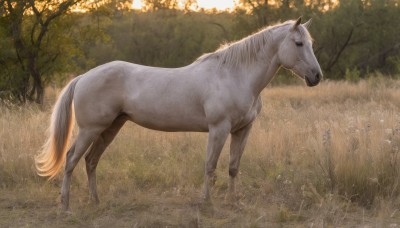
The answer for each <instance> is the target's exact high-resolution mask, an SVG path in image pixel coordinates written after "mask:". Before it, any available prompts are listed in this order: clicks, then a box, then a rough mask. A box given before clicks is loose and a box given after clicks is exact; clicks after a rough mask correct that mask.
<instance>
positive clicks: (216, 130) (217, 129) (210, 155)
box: [204, 122, 230, 201]
mask: <svg viewBox="0 0 400 228" xmlns="http://www.w3.org/2000/svg"><path fill="white" fill-rule="evenodd" d="M229 131H230V123H229V122H221V123H219V124H216V125H211V126H210V127H209V134H208V144H207V155H206V164H205V179H204V200H205V201H211V197H210V186H211V185H212V184H214V182H215V178H214V172H215V168H216V167H217V163H218V158H219V155H220V154H221V150H222V147H223V146H224V144H225V141H226V138H227V137H228V135H229Z"/></svg>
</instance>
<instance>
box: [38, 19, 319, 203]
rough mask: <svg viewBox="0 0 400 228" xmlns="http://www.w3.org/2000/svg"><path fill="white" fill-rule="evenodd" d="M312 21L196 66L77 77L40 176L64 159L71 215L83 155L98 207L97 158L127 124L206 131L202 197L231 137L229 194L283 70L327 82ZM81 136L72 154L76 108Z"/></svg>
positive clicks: (54, 123) (64, 96)
mask: <svg viewBox="0 0 400 228" xmlns="http://www.w3.org/2000/svg"><path fill="white" fill-rule="evenodd" d="M309 24H310V21H308V22H306V23H305V24H301V18H299V19H298V20H297V21H287V22H285V23H283V24H279V25H276V26H272V27H267V28H265V29H263V30H261V31H259V32H257V33H255V34H253V35H250V36H248V37H246V38H244V39H242V40H240V41H237V42H234V43H230V44H228V45H225V46H223V47H221V48H220V49H219V50H217V51H215V52H213V53H209V54H205V55H203V56H201V57H200V58H199V59H197V60H196V61H195V62H193V63H192V64H190V65H188V66H185V67H181V68H176V69H166V68H156V67H148V66H142V65H137V64H132V63H127V62H121V61H115V62H110V63H107V64H104V65H101V66H99V67H96V68H94V69H92V70H90V71H89V72H87V73H85V74H83V75H80V76H78V77H77V78H75V79H73V80H72V81H71V82H70V83H69V84H68V85H67V86H66V87H65V88H64V90H63V91H62V93H61V95H60V97H59V99H58V101H57V103H56V105H55V108H54V111H53V114H52V117H51V125H50V136H49V138H48V140H47V143H46V144H45V146H44V149H43V151H42V152H41V153H40V154H39V155H38V156H37V157H36V158H35V159H36V168H37V171H38V174H39V175H41V176H49V177H50V178H53V177H54V176H55V175H56V174H57V173H58V172H59V171H60V169H61V168H62V166H63V164H64V161H65V159H66V165H65V172H64V180H63V185H62V187H61V202H62V209H63V210H69V189H70V182H71V174H72V171H73V170H74V168H75V166H76V164H77V163H78V161H79V159H80V158H81V157H82V156H83V155H84V154H85V153H86V155H85V160H86V171H87V175H88V181H89V193H90V197H91V199H92V200H94V201H95V202H98V201H99V198H98V195H97V190H96V167H97V163H98V162H99V159H100V156H101V155H102V154H103V152H104V150H105V149H106V147H107V146H108V145H109V144H110V143H111V142H112V140H113V139H114V137H115V136H116V135H117V133H118V131H119V130H120V129H121V127H122V126H123V125H124V123H125V122H126V121H127V120H130V121H133V122H135V123H137V124H139V125H141V126H143V127H146V128H150V129H155V130H160V131H170V132H171V131H192V132H209V135H208V145H207V155H206V162H205V183H204V199H205V200H210V190H209V188H210V184H211V183H212V181H213V177H214V171H215V168H216V166H217V161H218V158H219V156H220V153H221V149H222V147H223V145H224V144H225V141H226V139H227V137H228V135H229V134H231V146H230V162H229V176H230V181H229V189H228V195H227V196H230V197H232V196H233V195H234V192H235V177H236V175H237V173H238V169H239V163H240V158H241V156H242V153H243V150H244V147H245V145H246V141H247V137H248V135H249V132H250V129H251V126H252V123H253V121H254V119H255V118H256V116H257V115H258V113H259V112H260V110H261V105H262V102H261V98H260V92H261V91H262V90H263V89H264V88H265V87H266V86H267V85H268V83H269V82H270V81H271V80H272V78H273V77H274V75H275V73H276V72H277V70H278V69H279V68H280V67H281V66H283V67H284V68H287V69H290V70H292V71H293V72H294V73H296V74H297V75H299V76H300V77H301V78H303V79H304V80H305V82H306V84H307V85H308V86H315V85H317V84H318V83H319V81H320V80H321V78H322V73H321V68H320V66H319V64H318V62H317V60H316V58H315V56H314V53H313V50H312V39H311V36H310V34H309V32H308V30H307V27H308V26H309ZM72 102H73V105H74V110H75V118H76V122H77V124H78V126H79V133H78V135H77V138H76V140H75V142H74V143H73V144H72V146H71V147H70V148H69V150H67V149H68V148H67V147H68V144H69V143H68V141H69V139H70V136H71V131H72V127H73V123H74V121H73V117H74V114H73V111H72V110H73V109H72Z"/></svg>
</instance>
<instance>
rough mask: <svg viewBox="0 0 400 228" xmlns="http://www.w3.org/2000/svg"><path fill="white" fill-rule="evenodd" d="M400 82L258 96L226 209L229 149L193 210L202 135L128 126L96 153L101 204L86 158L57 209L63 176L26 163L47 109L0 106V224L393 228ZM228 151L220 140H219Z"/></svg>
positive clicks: (398, 189) (399, 189) (273, 90)
mask: <svg viewBox="0 0 400 228" xmlns="http://www.w3.org/2000/svg"><path fill="white" fill-rule="evenodd" d="M399 88H400V81H395V80H390V79H385V80H382V79H379V78H378V79H376V78H373V79H369V80H367V81H360V82H358V83H356V84H352V83H347V82H329V81H325V82H323V83H322V84H321V85H320V86H318V87H315V88H308V87H306V86H304V85H292V86H275V87H270V88H267V89H266V90H265V91H264V92H263V94H262V96H263V103H264V107H263V109H262V112H261V114H260V116H259V117H258V118H257V120H256V122H255V124H254V128H253V131H252V133H251V135H250V138H249V142H248V145H247V147H246V151H245V153H244V155H243V158H242V162H241V166H240V173H239V181H238V189H237V190H238V202H237V204H235V205H231V204H226V203H225V202H224V195H225V192H226V189H227V183H228V159H229V153H228V149H229V148H228V147H229V146H228V145H226V146H225V148H224V151H223V152H222V155H221V158H220V161H219V164H218V168H217V176H218V179H217V182H216V185H215V187H214V189H213V192H212V195H213V199H214V201H213V205H212V206H206V205H202V204H199V203H198V202H199V199H200V197H201V190H202V184H203V173H204V169H203V166H204V157H205V147H206V143H207V142H206V141H207V135H206V134H202V133H163V132H156V131H151V130H147V129H144V128H142V127H139V126H137V125H135V124H133V123H127V124H126V125H125V126H124V128H123V129H122V130H121V132H120V134H119V135H118V136H117V138H116V139H115V141H114V142H113V143H112V144H111V145H110V147H109V148H108V149H107V152H106V153H105V154H104V155H103V157H102V159H101V161H100V163H99V167H98V171H97V176H98V191H99V196H100V200H101V203H100V205H98V206H95V205H90V204H88V203H87V201H88V193H87V192H88V189H87V180H86V174H85V171H84V170H85V167H84V162H83V160H82V161H81V162H80V164H79V165H78V166H77V168H76V169H75V171H74V175H73V180H72V187H71V207H72V210H73V212H74V213H73V214H72V215H69V216H66V215H65V214H62V213H59V211H58V207H59V190H60V185H61V180H62V175H59V176H57V177H56V178H55V180H53V181H51V182H47V181H46V180H45V179H43V178H40V177H38V176H37V175H36V174H35V170H34V163H33V157H34V155H35V154H37V152H38V151H39V150H40V147H41V145H42V143H43V142H44V141H45V135H46V134H45V132H46V129H47V127H48V121H49V116H50V108H49V106H50V104H52V103H53V102H54V97H55V94H56V93H57V91H58V90H50V91H49V92H48V94H50V95H48V101H47V103H48V104H49V105H47V108H39V107H36V106H34V105H27V106H23V107H8V108H6V107H5V106H2V107H0V139H1V140H0V192H1V194H0V226H1V227H22V226H26V227H37V226H40V227H48V226H54V225H55V226H59V227H70V226H85V227H86V226H87V227H109V226H111V225H112V226H115V227H166V226H169V227H171V226H172V227H176V226H184V227H232V226H234V227H281V226H310V227H322V226H335V227H337V226H342V227H343V226H344V227H346V226H351V227H353V226H378V227H388V226H393V227H394V226H395V225H400V212H399V210H398V208H400V186H399V181H400V152H399V150H400V112H399V111H400V90H399ZM227 144H228V143H227Z"/></svg>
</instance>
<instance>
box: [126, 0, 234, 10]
mask: <svg viewBox="0 0 400 228" xmlns="http://www.w3.org/2000/svg"><path fill="white" fill-rule="evenodd" d="M185 1H186V0H180V1H179V2H178V6H179V7H180V8H183V7H184V3H185ZM235 1H236V0H197V3H195V4H194V5H192V7H190V8H191V9H192V10H195V11H197V10H199V9H205V10H210V9H217V10H228V11H229V10H233V8H234V7H235ZM144 8H145V4H144V3H143V1H142V0H133V1H132V9H136V10H143V9H144Z"/></svg>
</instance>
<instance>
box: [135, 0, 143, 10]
mask: <svg viewBox="0 0 400 228" xmlns="http://www.w3.org/2000/svg"><path fill="white" fill-rule="evenodd" d="M143 7H144V5H143V2H142V0H133V2H132V9H138V10H140V9H142V8H143Z"/></svg>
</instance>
